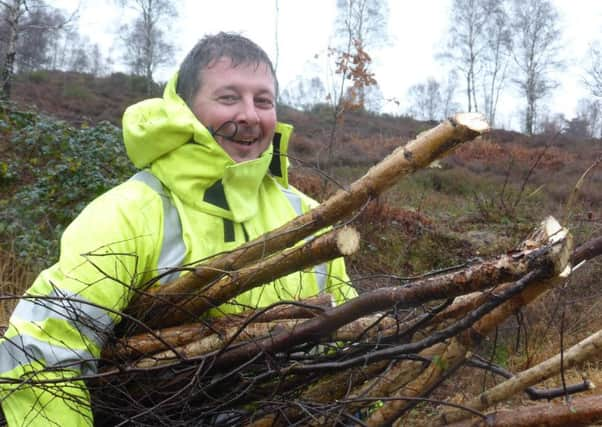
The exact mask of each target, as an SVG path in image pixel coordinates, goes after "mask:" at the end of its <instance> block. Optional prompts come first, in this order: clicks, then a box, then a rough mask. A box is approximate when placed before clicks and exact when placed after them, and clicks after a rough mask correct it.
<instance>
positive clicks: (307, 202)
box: [289, 186, 358, 305]
mask: <svg viewBox="0 0 602 427" xmlns="http://www.w3.org/2000/svg"><path fill="white" fill-rule="evenodd" d="M289 192H294V193H295V194H297V195H298V196H299V197H300V198H301V200H302V202H301V203H302V207H301V209H302V211H303V213H306V212H309V211H310V210H311V209H313V208H315V207H316V206H318V202H316V201H315V200H313V199H312V198H310V197H308V196H307V195H305V194H303V193H302V192H301V191H299V190H297V189H296V188H295V187H293V186H290V187H289ZM325 273H326V274H325V277H326V283H325V289H326V291H327V292H329V293H330V294H332V296H333V297H334V301H335V303H336V304H337V305H339V304H342V303H344V302H345V301H348V300H350V299H351V298H355V297H356V296H357V295H358V294H357V291H356V289H355V288H354V287H353V285H352V283H351V280H350V279H349V276H348V275H347V270H346V268H345V259H344V258H337V259H334V260H332V261H330V262H328V263H327V271H326V272H325ZM318 280H319V278H318Z"/></svg>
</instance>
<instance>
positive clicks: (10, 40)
mask: <svg viewBox="0 0 602 427" xmlns="http://www.w3.org/2000/svg"><path fill="white" fill-rule="evenodd" d="M49 9H51V8H49V6H48V5H47V4H46V3H44V2H43V1H41V0H0V15H1V19H2V27H3V31H2V49H3V50H2V60H3V61H2V62H3V63H2V70H1V71H0V75H1V77H0V78H1V79H2V81H1V82H0V85H1V87H2V93H1V95H0V96H1V97H2V99H9V98H10V94H11V85H12V79H13V75H14V72H15V61H16V59H17V55H18V54H19V49H20V48H23V47H28V48H32V49H34V50H35V49H37V48H39V46H30V45H31V44H32V43H34V44H35V43H39V41H40V40H39V39H38V40H37V41H35V40H31V41H29V42H27V43H25V44H21V45H20V43H19V42H20V38H23V37H24V35H25V34H26V33H27V32H28V31H30V32H31V34H29V35H32V34H33V33H37V35H38V36H43V38H44V40H46V41H48V40H49V37H48V36H49V35H52V32H53V31H56V30H58V29H60V28H62V27H64V26H65V25H67V24H68V23H69V22H71V21H72V20H73V19H75V17H76V12H77V11H76V12H74V13H73V14H72V15H71V16H69V17H67V16H61V17H57V19H56V20H55V21H49V20H48V19H46V20H40V19H39V18H40V17H41V16H42V15H44V16H46V17H48V16H50V15H49V12H47V11H48V10H49ZM57 13H58V12H57ZM39 51H40V50H39V49H37V53H36V55H37V54H38V53H39ZM38 58H39V55H38Z"/></svg>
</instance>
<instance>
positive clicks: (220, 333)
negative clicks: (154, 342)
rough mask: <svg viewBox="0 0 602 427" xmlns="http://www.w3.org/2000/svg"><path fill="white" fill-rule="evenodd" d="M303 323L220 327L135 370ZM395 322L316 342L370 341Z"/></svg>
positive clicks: (347, 329) (373, 321)
mask: <svg viewBox="0 0 602 427" xmlns="http://www.w3.org/2000/svg"><path fill="white" fill-rule="evenodd" d="M303 321H304V319H303V318H298V319H277V320H273V321H270V322H253V323H249V324H246V325H243V324H242V323H238V322H231V323H230V324H224V323H222V324H220V325H218V328H217V329H216V330H213V331H212V332H214V333H211V334H207V335H204V336H202V337H200V339H195V340H193V341H190V342H188V343H186V345H181V346H178V347H175V348H173V349H169V350H165V351H161V352H158V353H156V354H154V355H152V356H150V357H146V358H144V359H142V360H139V361H138V362H136V363H135V365H134V366H135V367H136V368H152V367H155V366H159V365H164V364H167V363H171V362H174V361H179V360H182V359H190V358H193V357H197V356H202V355H204V354H208V353H211V352H213V351H217V350H220V349H222V348H224V347H225V346H226V345H227V344H234V343H239V342H242V341H254V340H258V339H262V338H266V337H268V336H269V335H270V334H271V333H273V332H274V331H278V332H280V333H282V332H285V333H286V332H287V333H292V332H294V330H295V329H296V328H297V327H298V326H299V325H300V324H301V323H302V322H303ZM394 323H395V320H394V319H385V320H382V319H381V316H376V315H374V316H366V317H363V318H360V319H357V320H355V321H353V322H351V323H348V324H346V325H343V326H342V327H341V328H339V329H338V330H336V331H335V332H334V333H332V334H331V335H325V336H317V337H315V340H316V341H322V342H336V341H355V340H357V339H358V338H359V337H362V338H363V339H369V338H371V337H374V336H376V335H378V334H381V333H383V332H387V331H388V332H389V333H392V331H393V329H394ZM176 328H177V327H174V328H172V329H176Z"/></svg>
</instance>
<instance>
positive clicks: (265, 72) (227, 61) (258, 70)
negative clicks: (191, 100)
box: [200, 56, 276, 90]
mask: <svg viewBox="0 0 602 427" xmlns="http://www.w3.org/2000/svg"><path fill="white" fill-rule="evenodd" d="M229 70H242V71H247V70H250V71H252V74H253V75H255V76H258V77H259V78H260V79H263V78H264V77H267V78H268V79H269V85H270V86H271V87H273V88H274V90H275V86H276V78H275V76H274V74H273V72H272V69H271V67H270V65H269V64H267V63H266V62H263V61H257V62H256V61H245V62H236V61H234V60H233V59H232V58H229V57H227V56H222V57H220V58H217V59H215V60H213V61H211V62H210V63H209V64H207V66H205V67H204V68H202V69H201V72H200V77H201V79H200V80H201V86H204V85H205V84H206V83H208V81H209V80H211V81H212V82H215V80H218V81H219V83H221V84H225V83H226V82H225V80H227V79H228V77H234V76H233V75H231V74H229V73H227V72H228V71H229ZM224 73H226V74H224ZM227 76H228V77H227ZM245 78H246V77H245ZM210 86H212V84H210Z"/></svg>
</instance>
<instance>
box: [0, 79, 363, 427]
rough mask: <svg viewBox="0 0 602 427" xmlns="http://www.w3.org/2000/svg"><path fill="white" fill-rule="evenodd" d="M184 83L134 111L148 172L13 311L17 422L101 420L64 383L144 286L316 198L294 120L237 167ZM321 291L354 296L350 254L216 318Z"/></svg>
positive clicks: (13, 414) (9, 354)
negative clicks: (303, 172)
mask: <svg viewBox="0 0 602 427" xmlns="http://www.w3.org/2000/svg"><path fill="white" fill-rule="evenodd" d="M175 82H176V78H174V79H172V81H171V82H170V83H169V84H168V85H167V87H166V89H165V93H164V96H163V98H160V99H159V98H158V99H149V100H146V101H143V102H141V103H138V104H136V105H134V106H132V107H130V108H129V109H128V110H127V111H126V112H125V114H124V117H123V136H124V142H125V145H126V149H127V152H128V156H129V157H130V159H131V160H132V162H133V163H134V164H135V165H136V166H137V167H139V168H146V169H145V170H144V171H143V172H141V173H139V174H137V175H135V176H134V177H133V178H132V179H130V180H128V181H126V182H125V183H123V184H121V185H119V186H117V187H115V188H113V189H112V190H110V191H109V192H107V193H105V194H103V195H101V196H100V197H98V198H97V199H95V200H94V201H92V202H91V203H90V204H89V205H88V206H87V207H86V208H85V209H84V210H83V211H82V213H81V214H80V215H79V216H78V217H77V218H76V219H75V220H74V221H73V223H71V224H70V225H69V227H68V228H67V229H66V230H65V232H64V234H63V236H62V239H61V254H60V259H59V261H58V263H57V264H55V265H54V266H52V267H50V268H49V269H47V270H45V271H43V272H42V273H41V274H40V275H39V277H38V278H37V279H36V281H35V282H34V284H33V285H32V287H31V288H30V289H29V290H28V291H27V293H26V295H25V298H24V299H23V300H21V301H20V302H19V304H18V306H17V308H16V309H15V311H14V313H13V315H12V316H11V320H10V325H9V329H8V330H7V332H6V334H5V337H4V338H3V339H1V340H0V399H1V400H2V408H3V410H4V413H5V416H6V418H7V420H8V422H9V425H10V426H16V425H30V426H38V425H40V426H44V427H46V426H47V425H48V420H52V421H55V422H57V423H61V424H64V425H69V426H79V425H92V424H93V417H92V411H91V409H90V403H89V393H88V391H87V388H86V387H85V384H84V382H83V381H81V380H74V381H65V382H60V380H62V379H67V380H69V378H73V377H79V376H82V375H84V376H85V375H90V374H94V373H95V372H96V365H97V360H98V358H99V355H100V351H101V348H102V346H103V344H104V343H105V342H106V340H107V337H108V335H109V334H110V333H111V331H112V329H113V327H114V325H115V324H117V323H118V322H119V321H120V319H121V316H120V313H121V311H122V310H123V309H124V308H125V307H127V305H128V303H129V301H130V300H131V298H132V297H133V296H134V295H135V292H136V290H137V289H139V288H140V287H141V286H143V285H144V284H146V283H148V281H149V280H150V279H152V278H153V277H155V276H157V274H158V273H160V272H162V271H163V270H164V269H167V268H169V267H174V266H180V265H184V264H190V263H195V262H198V261H200V260H203V259H205V258H207V257H209V256H212V255H214V254H216V253H220V252H224V251H228V250H231V249H234V248H236V247H237V246H240V245H241V244H242V243H244V242H245V241H248V240H252V239H254V238H256V237H258V236H260V235H262V234H264V233H265V232H267V231H270V230H272V229H274V228H276V227H278V226H280V225H282V224H284V223H285V222H287V221H289V220H291V219H292V218H294V217H295V216H297V215H299V214H300V213H304V212H307V211H308V210H309V209H310V208H311V207H313V206H314V205H315V202H314V201H313V200H311V199H310V198H308V197H306V196H305V195H303V194H302V193H300V192H299V191H298V190H296V189H295V188H293V187H292V186H290V185H289V184H288V180H287V169H288V161H287V157H286V151H287V146H288V139H289V136H290V133H291V132H292V128H291V127H290V126H288V125H284V124H278V126H277V129H276V135H275V137H274V141H273V144H272V146H271V147H270V148H269V149H268V150H266V152H265V153H264V154H263V155H262V156H261V157H259V158H258V159H255V160H251V161H247V162H243V163H235V162H234V161H233V160H232V159H231V158H230V157H229V156H228V155H227V154H226V153H225V151H223V150H222V148H221V147H220V146H219V145H218V144H217V143H216V142H215V140H214V139H213V137H212V136H211V134H210V132H209V131H208V130H207V129H206V128H205V127H204V126H203V125H202V124H201V123H200V122H199V121H198V120H197V119H196V118H195V116H194V114H193V113H192V112H191V111H190V109H189V108H188V107H187V106H186V104H185V103H184V101H183V100H182V99H181V98H180V97H179V96H178V95H177V94H176V93H175ZM65 191H68V189H65ZM170 279H173V275H172V276H167V277H165V278H164V279H162V282H166V281H169V280H170ZM322 291H325V292H330V293H332V294H333V295H334V297H335V300H337V301H338V302H341V301H343V300H345V299H347V298H350V297H353V296H355V295H356V293H355V291H354V289H353V288H352V287H351V286H350V285H349V281H348V277H347V275H346V273H345V267H344V263H343V260H341V259H339V260H335V261H333V262H330V263H328V264H326V265H322V266H318V267H316V268H315V269H314V271H307V272H301V273H295V274H291V275H289V276H287V277H284V278H281V279H278V280H276V281H274V282H272V283H269V284H266V285H263V286H260V287H258V288H255V289H251V290H249V291H247V292H245V293H244V294H242V295H240V296H239V297H237V298H236V299H235V300H234V301H231V302H229V303H227V304H223V305H222V306H220V307H218V308H216V309H214V310H213V311H212V313H211V315H219V314H221V313H225V312H228V313H231V312H239V311H242V310H244V309H247V308H249V307H264V306H267V305H270V304H272V303H274V302H277V301H282V300H292V299H299V298H305V297H309V296H314V295H317V294H318V293H320V292H322ZM36 297H38V298H36ZM40 297H41V298H40ZM23 350H25V351H23ZM49 368H51V369H49ZM57 368H58V369H57ZM45 380H49V381H47V382H46V383H44V381H45ZM57 380H59V382H57ZM11 381H12V383H11ZM32 408H33V409H32Z"/></svg>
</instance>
